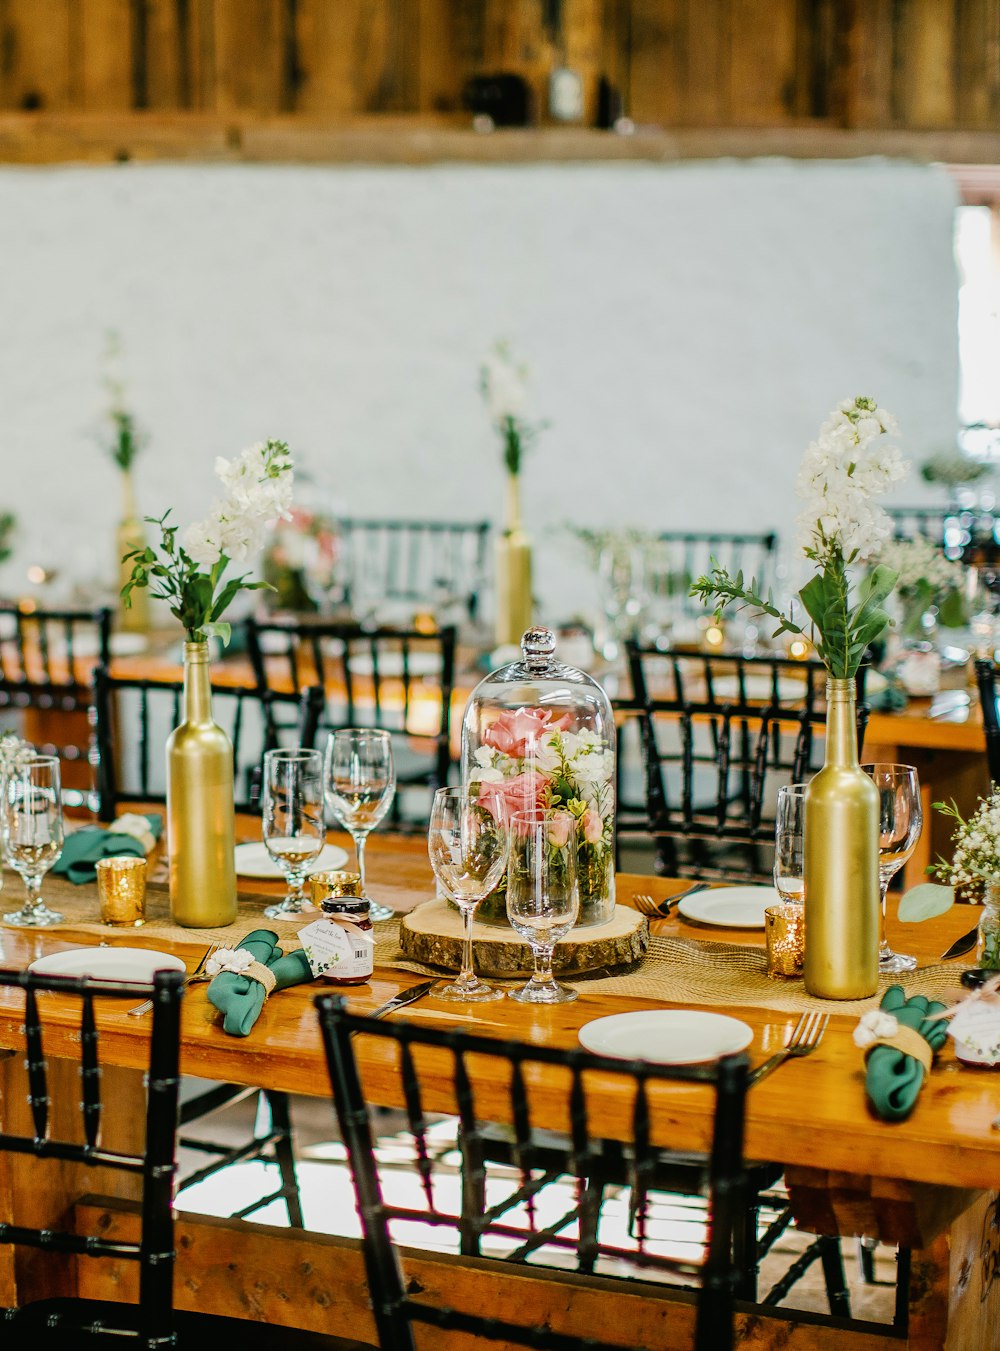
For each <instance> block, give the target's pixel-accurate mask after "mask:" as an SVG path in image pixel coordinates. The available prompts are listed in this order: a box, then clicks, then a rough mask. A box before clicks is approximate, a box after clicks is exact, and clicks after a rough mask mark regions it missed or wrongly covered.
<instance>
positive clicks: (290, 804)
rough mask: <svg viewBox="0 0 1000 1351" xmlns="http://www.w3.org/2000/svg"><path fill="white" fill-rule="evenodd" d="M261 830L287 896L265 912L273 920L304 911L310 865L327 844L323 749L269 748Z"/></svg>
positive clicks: (265, 762)
mask: <svg viewBox="0 0 1000 1351" xmlns="http://www.w3.org/2000/svg"><path fill="white" fill-rule="evenodd" d="M261 807H262V814H263V820H262V834H263V838H264V844H265V846H266V848H267V852H268V853H269V854H270V855H271V857H272V858H273V859H274V861H275V863H277V865H278V867H279V868H280V869H281V870H282V872H283V873H284V874H285V879H286V881H287V883H288V895H287V896H286V897H285V899H284V900H283V901H282V902H281V903H280V904H279V905H269V906H267V908H266V909H265V911H264V914H265V915H267V917H268V918H269V919H286V918H288V917H289V916H291V915H300V914H301V913H302V911H303V909H304V908H305V906H306V904H307V902H306V899H305V895H304V894H303V887H304V886H305V880H306V870H307V867H308V865H309V864H310V863H311V862H312V861H313V860H314V859H316V858H318V857H319V855H320V854H321V853H322V850H323V845H324V844H325V843H326V830H325V827H324V824H323V757H322V756H321V755H320V753H319V751H311V750H288V751H282V750H278V751H267V752H266V753H265V755H264V782H263V786H262V798H261Z"/></svg>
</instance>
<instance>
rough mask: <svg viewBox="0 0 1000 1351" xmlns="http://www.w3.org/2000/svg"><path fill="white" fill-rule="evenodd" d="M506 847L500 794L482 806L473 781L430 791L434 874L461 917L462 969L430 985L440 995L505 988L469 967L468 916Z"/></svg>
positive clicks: (473, 996) (477, 994)
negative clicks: (444, 981) (453, 977)
mask: <svg viewBox="0 0 1000 1351" xmlns="http://www.w3.org/2000/svg"><path fill="white" fill-rule="evenodd" d="M509 847H510V841H509V839H508V837H507V811H506V808H505V806H504V803H503V800H502V799H500V798H496V799H494V800H493V801H492V802H491V804H490V806H489V807H488V808H487V807H484V806H481V805H480V803H479V794H478V789H477V788H476V787H475V786H473V787H471V788H439V789H438V790H437V792H436V793H435V794H434V802H433V804H432V806H431V823H430V829H429V831H428V834H427V852H428V854H429V855H430V860H431V867H432V868H433V869H434V876H435V877H436V878H437V880H438V881H439V882H440V883H441V886H442V887H443V888H444V890H445V892H446V893H447V895H448V898H449V899H450V900H452V901H454V902H455V904H456V905H457V906H458V908H459V910H460V911H461V912H462V918H463V920H464V921H465V941H464V943H463V944H462V969H461V971H460V972H459V974H458V978H457V979H456V980H454V981H450V982H448V983H447V984H445V985H441V986H435V987H434V993H435V994H436V995H437V996H438V998H439V999H461V1000H464V1001H476V1002H478V1003H485V1001H486V1000H488V999H502V998H503V997H504V992H503V990H495V989H494V988H493V986H492V985H487V984H486V983H485V981H481V980H480V979H479V978H478V976H476V974H475V972H474V971H473V969H472V920H473V916H474V915H475V913H476V906H477V905H478V904H479V902H480V901H482V900H483V899H484V898H485V897H487V896H488V895H489V894H490V892H491V891H493V889H494V888H495V887H496V885H497V883H498V882H499V881H500V878H501V877H502V876H503V870H504V868H505V867H506V866H507V854H508V850H509Z"/></svg>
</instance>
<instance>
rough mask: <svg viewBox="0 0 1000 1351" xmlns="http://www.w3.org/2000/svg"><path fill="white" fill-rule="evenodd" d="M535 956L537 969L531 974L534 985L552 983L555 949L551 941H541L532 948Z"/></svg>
mask: <svg viewBox="0 0 1000 1351" xmlns="http://www.w3.org/2000/svg"><path fill="white" fill-rule="evenodd" d="M532 951H533V952H534V957H535V969H534V972H533V973H532V976H531V983H532V985H551V984H552V983H553V979H552V954H553V952H554V951H555V948H554V946H553V945H552V944H551V943H539V945H538V946H537V947H536V948H534V949H532Z"/></svg>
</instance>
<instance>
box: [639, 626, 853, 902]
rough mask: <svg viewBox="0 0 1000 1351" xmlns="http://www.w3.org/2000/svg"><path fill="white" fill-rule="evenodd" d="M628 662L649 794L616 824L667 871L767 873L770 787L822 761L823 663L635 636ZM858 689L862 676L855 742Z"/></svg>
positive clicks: (734, 876)
mask: <svg viewBox="0 0 1000 1351" xmlns="http://www.w3.org/2000/svg"><path fill="white" fill-rule="evenodd" d="M628 661H629V672H630V676H631V681H632V692H633V711H634V713H635V716H636V717H637V719H638V722H639V728H640V733H641V738H642V755H643V771H644V776H645V789H646V795H645V796H646V801H645V811H644V813H643V817H642V819H637V818H631V819H630V818H629V817H628V816H626V817H625V818H624V819H623V820H622V821H621V822H620V823H619V830H620V831H621V832H622V833H623V834H639V835H645V836H646V837H647V838H651V839H652V840H653V842H654V845H655V848H656V868H657V871H659V872H662V873H663V874H665V875H669V876H674V877H677V876H685V875H688V874H692V875H697V876H698V877H704V878H714V879H717V880H728V881H765V880H769V879H770V876H771V869H772V865H773V848H774V808H775V803H776V799H777V792H778V788H780V787H781V786H782V785H784V784H786V783H801V782H803V781H804V780H806V779H808V778H809V777H810V776H811V775H812V774H813V773H815V772H816V770H818V769H819V768H821V766H822V752H823V738H824V729H825V726H826V703H825V687H826V671H825V668H824V667H823V665H822V663H820V662H818V661H812V662H803V661H795V660H793V659H792V658H785V657H744V656H742V655H741V654H739V653H727V654H711V655H709V654H704V653H702V654H693V653H690V652H685V651H680V650H666V651H661V650H659V649H657V648H649V647H641V646H639V645H638V644H635V643H630V644H628ZM862 696H863V683H862V679H859V700H858V745H859V748H860V746H861V745H862V743H863V740H864V730H865V726H866V724H867V709H866V707H865V705H864V702H863V698H862Z"/></svg>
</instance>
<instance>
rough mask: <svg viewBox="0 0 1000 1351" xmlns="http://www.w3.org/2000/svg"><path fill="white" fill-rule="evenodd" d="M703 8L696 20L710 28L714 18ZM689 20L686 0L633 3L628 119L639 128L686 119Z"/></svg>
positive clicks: (686, 120) (640, 1)
mask: <svg viewBox="0 0 1000 1351" xmlns="http://www.w3.org/2000/svg"><path fill="white" fill-rule="evenodd" d="M696 3H697V0H696ZM701 8H702V11H703V14H702V17H701V19H698V20H695V22H697V23H699V24H709V25H712V26H714V25H715V18H716V16H715V15H714V14H708V13H705V12H704V10H705V7H704V6H702V7H701ZM690 19H691V16H690V8H689V5H688V2H687V0H632V4H631V40H632V47H631V51H630V53H629V89H628V99H627V103H628V109H629V116H630V117H631V118H633V119H634V121H636V122H637V123H639V124H646V123H652V124H654V125H656V126H665V127H667V126H683V125H685V124H686V123H688V122H689V121H690V116H689V113H688V109H687V98H686V95H687V85H688V74H689V68H688V61H687V55H688V52H689V50H690V46H691V44H690V41H689V27H690Z"/></svg>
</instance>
